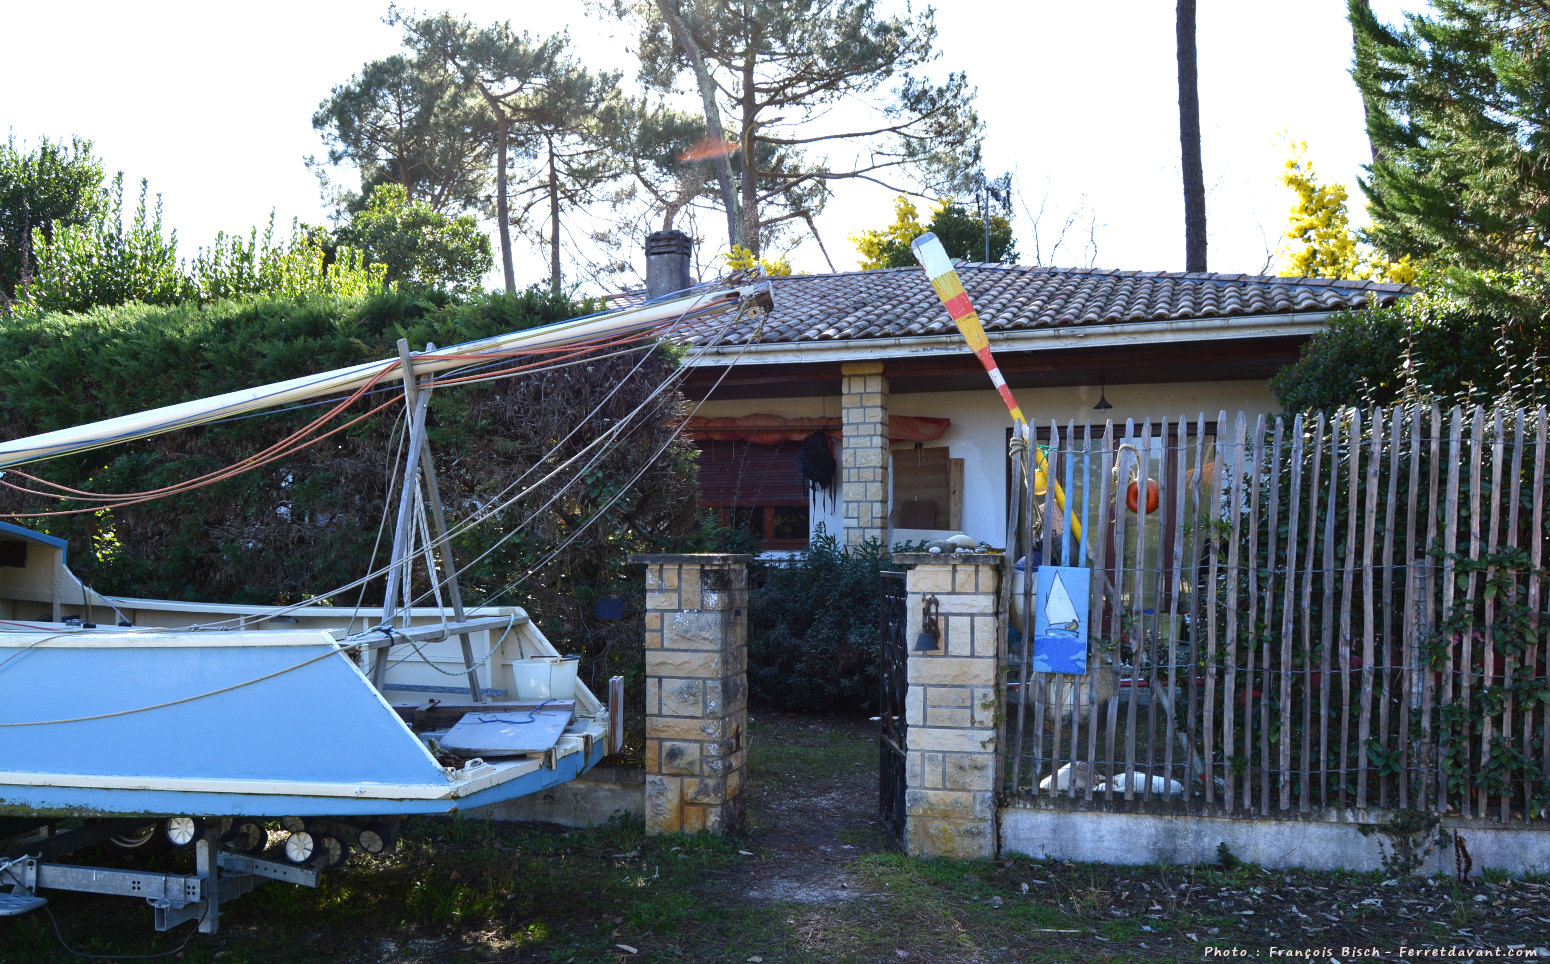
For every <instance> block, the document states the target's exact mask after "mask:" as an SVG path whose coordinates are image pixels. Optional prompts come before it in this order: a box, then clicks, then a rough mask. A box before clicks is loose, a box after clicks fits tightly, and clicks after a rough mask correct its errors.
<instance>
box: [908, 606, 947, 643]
mask: <svg viewBox="0 0 1550 964" xmlns="http://www.w3.org/2000/svg"><path fill="white" fill-rule="evenodd" d="M938 609H939V605H938V603H937V599H936V597H935V596H927V597H926V599H925V602H923V603H921V605H920V636H919V637H917V638H916V640H915V652H917V653H935V652H937V651H938V650H940V649H941V648H942V630H941V628H940V627H939V626H937V622H936V621H937V610H938Z"/></svg>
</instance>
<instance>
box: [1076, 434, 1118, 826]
mask: <svg viewBox="0 0 1550 964" xmlns="http://www.w3.org/2000/svg"><path fill="white" fill-rule="evenodd" d="M1099 460H1100V462H1099V468H1098V478H1097V485H1098V524H1097V526H1096V527H1095V528H1091V529H1089V528H1087V527H1085V526H1084V527H1083V531H1084V532H1087V533H1088V536H1087V538H1088V540H1089V542H1088V548H1089V549H1090V550H1091V552H1092V559H1093V573H1094V579H1093V580H1092V596H1091V597H1090V598H1091V607H1090V610H1089V612H1090V614H1091V618H1095V619H1099V620H1101V619H1103V615H1104V613H1105V612H1108V613H1109V618H1108V622H1107V627H1106V632H1107V638H1108V639H1114V638H1116V632H1115V624H1116V620H1115V617H1114V612H1115V611H1117V610H1118V608H1119V596H1118V593H1114V592H1104V591H1103V588H1102V587H1103V586H1104V585H1105V584H1106V583H1107V581H1108V580H1107V573H1108V562H1109V554H1110V545H1111V540H1110V537H1109V523H1110V515H1111V508H1112V506H1113V505H1114V422H1113V420H1111V419H1106V420H1105V421H1104V425H1103V440H1102V442H1101V443H1100V446H1099ZM1088 501H1089V502H1090V501H1091V500H1088ZM1093 645H1094V649H1093V652H1094V654H1095V658H1094V663H1095V664H1096V665H1098V666H1099V668H1100V672H1101V671H1102V664H1101V660H1102V659H1103V657H1102V656H1099V655H1097V654H1098V650H1097V640H1096V639H1094V640H1093ZM1108 669H1109V671H1110V672H1111V673H1117V669H1116V668H1115V667H1114V666H1113V665H1112V661H1111V663H1110V665H1109V667H1108ZM1090 685H1091V686H1092V687H1093V690H1094V702H1093V705H1092V711H1091V713H1090V714H1089V722H1088V725H1087V761H1088V762H1089V763H1090V764H1092V766H1093V771H1094V772H1097V769H1098V731H1099V728H1100V727H1101V726H1103V725H1104V724H1105V723H1107V721H1108V720H1109V719H1110V714H1109V713H1108V712H1107V711H1108V709H1109V708H1110V707H1112V706H1114V705H1115V704H1114V698H1112V697H1111V698H1110V699H1109V700H1107V701H1106V702H1105V705H1104V706H1102V707H1099V705H1098V703H1097V702H1096V693H1097V686H1098V683H1097V680H1096V679H1094V680H1092V681H1091V683H1090ZM1100 711H1101V712H1100ZM1108 747H1109V748H1108V757H1107V759H1109V760H1112V759H1113V758H1114V731H1113V729H1112V726H1111V727H1110V729H1109V744H1108ZM1093 782H1094V781H1091V780H1089V781H1088V783H1087V786H1086V787H1084V788H1082V790H1081V795H1082V799H1084V800H1092V798H1093V788H1092V784H1093ZM1076 793H1077V789H1076V788H1075V787H1073V788H1072V796H1075V795H1076Z"/></svg>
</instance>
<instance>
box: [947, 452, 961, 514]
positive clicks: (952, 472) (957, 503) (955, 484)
mask: <svg viewBox="0 0 1550 964" xmlns="http://www.w3.org/2000/svg"><path fill="white" fill-rule="evenodd" d="M947 527H948V528H949V529H962V528H963V459H948V460H947Z"/></svg>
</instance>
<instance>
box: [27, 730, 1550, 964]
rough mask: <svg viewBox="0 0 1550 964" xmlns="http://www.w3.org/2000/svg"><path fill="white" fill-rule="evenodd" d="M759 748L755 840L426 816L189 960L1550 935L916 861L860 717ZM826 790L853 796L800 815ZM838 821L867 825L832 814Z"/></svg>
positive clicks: (1481, 911)
mask: <svg viewBox="0 0 1550 964" xmlns="http://www.w3.org/2000/svg"><path fill="white" fill-rule="evenodd" d="M751 734H752V737H753V742H752V744H751V749H752V757H751V762H750V767H751V773H750V782H749V809H750V818H751V819H750V829H748V830H747V831H746V832H745V834H744V835H743V836H742V837H740V838H716V837H704V836H700V837H691V836H669V837H658V838H647V837H646V836H645V835H644V832H643V830H642V828H641V826H640V825H639V823H637V822H633V821H629V820H616V821H614V822H612V823H609V824H607V825H606V826H603V827H600V828H596V829H592V830H563V829H559V828H554V827H542V826H536V825H527V824H495V823H488V822H484V821H479V820H466V819H452V820H419V821H412V822H410V823H408V824H407V826H406V829H405V833H404V835H403V838H402V840H401V842H400V845H399V847H398V849H397V850H395V851H394V852H393V853H391V854H387V855H384V856H382V857H378V858H369V859H368V858H360V859H358V860H356V861H354V862H352V863H351V864H349V865H348V866H346V867H345V868H343V869H342V870H340V871H337V872H333V873H330V874H329V875H326V876H325V878H324V882H323V884H322V886H320V887H319V888H318V889H316V890H307V889H303V888H298V887H293V886H290V885H285V884H272V885H269V886H267V887H264V888H261V889H260V890H258V891H257V892H255V893H254V894H252V895H250V896H247V897H244V898H242V899H241V900H238V901H236V902H235V903H232V904H231V905H229V907H228V908H227V912H226V914H225V915H224V916H223V918H222V922H221V930H220V933H219V934H217V935H215V936H213V937H210V936H204V935H195V936H193V937H192V938H191V939H190V940H189V942H188V945H187V947H186V948H184V949H183V951H182V953H181V955H180V956H179V957H178V958H177V960H179V961H184V962H192V964H198V962H211V964H268V962H301V964H307V962H323V961H346V962H349V961H359V962H367V961H371V962H376V961H383V962H399V964H410V962H414V964H431V962H435V964H460V962H467V964H475V962H477V964H495V962H508V961H518V960H522V961H528V960H534V961H554V962H571V961H574V962H577V964H591V962H599V964H601V962H617V961H623V960H662V961H690V962H695V961H706V962H710V961H717V962H721V961H732V962H745V961H749V960H751V959H753V958H759V959H762V961H764V962H768V964H776V962H784V964H819V962H841V964H844V962H858V964H859V962H877V961H905V962H906V964H920V962H960V961H962V962H980V961H987V962H988V961H1002V960H1006V961H1019V962H1055V961H1072V960H1082V961H1154V960H1163V961H1167V960H1188V961H1198V960H1201V959H1203V957H1204V953H1205V948H1206V947H1207V946H1216V947H1222V948H1227V947H1251V948H1260V947H1265V946H1269V945H1271V944H1275V943H1277V942H1279V943H1280V945H1281V946H1317V945H1319V944H1323V943H1329V942H1331V941H1336V942H1338V941H1341V940H1342V939H1344V942H1345V943H1352V944H1353V946H1355V944H1354V943H1353V942H1356V941H1357V938H1358V937H1362V940H1361V941H1360V943H1362V944H1363V946H1366V945H1369V944H1373V943H1377V944H1380V945H1393V946H1397V938H1396V935H1402V936H1404V937H1407V938H1413V939H1414V940H1417V941H1431V942H1434V943H1437V944H1441V945H1447V944H1450V943H1456V942H1457V941H1458V938H1457V936H1456V935H1457V930H1458V928H1461V927H1464V928H1469V929H1470V930H1471V931H1472V932H1473V933H1476V934H1477V935H1481V936H1482V939H1487V938H1489V939H1490V940H1493V941H1496V942H1498V943H1502V944H1509V943H1515V942H1517V943H1521V942H1523V941H1524V940H1531V941H1536V942H1542V937H1539V936H1537V935H1540V934H1542V933H1543V931H1542V927H1543V925H1540V924H1537V923H1533V920H1534V915H1535V914H1538V915H1540V916H1550V915H1545V914H1544V913H1543V911H1542V910H1535V909H1534V908H1537V907H1541V906H1543V905H1544V903H1545V894H1544V893H1543V891H1542V890H1536V889H1535V888H1544V887H1545V885H1544V884H1542V883H1532V882H1530V883H1525V882H1518V881H1502V880H1494V879H1493V880H1488V881H1480V880H1471V881H1463V882H1456V881H1437V882H1431V883H1424V884H1423V883H1415V884H1414V885H1411V884H1409V883H1406V884H1404V885H1401V886H1400V887H1397V888H1396V887H1387V886H1386V885H1385V883H1384V882H1383V881H1382V880H1381V879H1380V877H1379V876H1375V875H1355V874H1344V875H1341V874H1323V875H1320V874H1306V873H1301V874H1284V873H1279V872H1270V871H1266V870H1264V869H1262V868H1259V867H1256V866H1254V865H1252V864H1247V863H1242V862H1235V861H1231V860H1229V861H1227V862H1226V863H1225V864H1220V865H1211V866H1201V867H1195V868H1187V867H1109V866H1101V865H1093V864H1075V863H1066V862H1053V861H1034V860H1029V859H1026V858H1022V857H1015V858H1010V859H1004V860H997V861H977V862H966V861H951V860H939V861H931V862H926V861H919V860H914V859H911V858H908V857H905V856H903V855H902V854H900V853H898V852H897V851H896V850H893V849H891V848H889V847H888V846H887V844H886V841H885V840H884V838H883V835H882V834H881V832H880V831H879V830H877V828H876V827H875V826H874V825H872V824H870V823H869V822H868V817H869V815H870V810H871V808H872V807H873V806H874V805H875V783H874V782H872V781H874V780H875V767H876V765H877V760H876V752H877V751H876V744H875V742H874V741H872V740H871V739H870V738H869V731H868V730H867V728H866V727H865V726H864V725H859V726H858V725H839V726H836V725H831V724H824V723H819V722H815V721H808V720H798V719H791V718H776V717H771V718H769V719H765V718H764V717H762V716H761V717H759V719H758V720H757V722H756V723H755V724H754V725H753V726H752V727H751ZM814 787H819V788H824V789H826V790H829V791H834V794H837V795H834V794H831V795H830V796H824V797H823V798H822V800H821V801H820V802H819V803H811V802H809V803H804V799H805V798H806V795H807V794H809V793H810V792H812V788H814ZM841 791H843V792H841ZM835 800H839V801H842V802H841V803H838V804H837V803H834V802H833V801H835ZM835 806H841V807H845V808H850V809H852V810H855V811H856V812H855V813H851V814H848V815H847V814H838V815H836V814H832V813H824V812H823V810H824V808H826V807H835ZM812 814H817V816H816V817H815V818H813V821H812V822H811V825H807V824H804V823H803V821H804V820H807V819H808V816H807V815H812ZM838 818H844V819H838ZM159 859H160V860H162V861H168V862H166V863H165V864H164V865H162V866H163V867H164V869H168V870H171V869H182V867H183V865H181V864H177V863H173V862H170V858H159ZM777 885H780V886H777ZM781 887H784V889H781ZM1401 891H1403V892H1404V893H1405V894H1408V895H1409V897H1410V899H1412V900H1413V902H1414V903H1415V904H1417V905H1418V906H1422V907H1424V909H1425V911H1426V914H1425V916H1424V917H1417V918H1416V919H1415V922H1414V923H1413V924H1406V923H1404V922H1403V920H1402V915H1399V916H1395V915H1394V913H1393V910H1394V905H1393V904H1392V903H1386V904H1385V905H1384V906H1383V908H1382V909H1381V910H1380V909H1376V908H1373V907H1363V906H1361V904H1360V899H1361V897H1363V896H1370V895H1372V894H1380V895H1382V896H1384V898H1385V900H1390V898H1391V897H1394V898H1397V897H1400V896H1402V895H1401V893H1400V892H1401ZM1481 894H1486V895H1488V898H1489V899H1488V900H1487V901H1480V900H1477V899H1476V898H1477V897H1479V896H1480V895H1481ZM1320 895H1324V896H1320ZM50 899H51V903H50V909H51V910H52V911H53V912H54V914H55V915H56V917H57V919H58V921H59V926H60V928H61V930H62V931H63V933H64V935H65V938H66V939H67V940H68V941H69V942H70V943H71V944H72V945H73V946H75V947H76V948H77V949H79V950H82V951H86V952H89V953H96V954H106V955H110V956H117V957H118V958H120V959H123V958H127V957H129V956H130V955H136V954H156V953H162V952H167V951H171V950H174V949H176V948H177V947H178V946H179V944H180V943H181V942H182V941H183V940H184V937H185V936H187V932H186V926H187V925H185V927H184V928H180V929H179V930H178V931H176V932H174V933H171V934H157V933H155V932H154V931H153V930H152V928H151V913H150V911H149V909H147V908H146V907H145V906H144V904H142V903H139V902H136V901H131V900H126V899H123V898H106V897H95V896H90V895H78V894H67V893H60V892H52V893H51V894H50ZM1514 901H1516V902H1518V903H1516V904H1514V903H1513V902H1514ZM1499 904H1500V906H1498V905H1499ZM1292 905H1296V906H1298V907H1300V908H1301V913H1304V914H1306V915H1307V917H1308V918H1309V919H1310V921H1312V922H1313V923H1315V924H1317V925H1318V926H1320V927H1322V928H1323V930H1321V931H1319V932H1318V933H1317V936H1310V934H1311V932H1310V934H1305V933H1301V932H1298V933H1291V932H1288V931H1286V930H1285V928H1286V927H1288V926H1300V925H1299V923H1298V921H1297V920H1293V919H1290V918H1289V917H1287V916H1286V910H1285V909H1286V908H1287V907H1289V906H1292ZM1245 911H1252V912H1253V913H1252V914H1246V913H1245ZM1321 914H1325V915H1328V919H1325V917H1323V916H1321ZM1369 934H1370V935H1372V936H1370V937H1365V936H1364V935H1369ZM1514 936H1518V937H1519V940H1517V941H1514V939H1513V938H1514ZM621 945H622V946H624V947H629V948H633V949H634V950H635V952H636V953H631V952H629V951H627V950H623V949H621ZM901 952H902V953H903V954H904V955H906V956H903V957H901V956H900V953H901ZM0 960H3V961H4V962H5V964H35V962H38V964H41V962H54V961H65V960H73V958H72V957H70V956H69V955H68V954H67V953H66V952H64V951H63V950H61V949H60V947H59V944H58V942H57V940H56V939H55V936H54V934H53V931H52V928H51V926H50V923H49V920H48V918H47V917H45V916H43V915H42V914H37V913H35V914H30V915H27V916H25V917H19V918H5V919H0Z"/></svg>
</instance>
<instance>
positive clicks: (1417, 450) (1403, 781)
mask: <svg viewBox="0 0 1550 964" xmlns="http://www.w3.org/2000/svg"><path fill="white" fill-rule="evenodd" d="M1408 421H1409V429H1408V430H1409V433H1410V487H1409V492H1408V494H1407V496H1406V498H1405V542H1404V547H1403V552H1404V559H1405V611H1404V619H1403V622H1402V625H1401V628H1400V674H1401V678H1402V680H1403V682H1404V688H1405V693H1406V697H1407V698H1406V700H1405V703H1404V705H1402V706H1400V707H1399V714H1398V715H1399V746H1400V753H1401V757H1400V774H1399V794H1398V796H1399V809H1401V810H1408V809H1410V783H1411V780H1412V778H1413V774H1414V773H1415V767H1416V766H1417V765H1418V764H1419V763H1420V755H1419V754H1417V753H1415V752H1414V749H1413V748H1412V747H1411V745H1410V714H1411V712H1412V711H1419V710H1420V708H1421V685H1422V684H1421V675H1422V674H1421V666H1420V660H1419V657H1420V640H1421V635H1422V633H1423V632H1424V629H1423V628H1422V626H1421V625H1420V623H1421V621H1422V620H1421V619H1418V618H1417V617H1418V616H1419V615H1420V613H1419V611H1418V610H1419V607H1420V606H1421V605H1422V602H1421V596H1422V595H1423V593H1422V592H1421V590H1422V587H1423V585H1424V584H1423V583H1422V581H1421V578H1420V575H1421V566H1422V565H1423V563H1422V561H1421V557H1420V556H1419V555H1418V554H1417V548H1416V538H1415V537H1416V530H1415V527H1416V505H1417V503H1418V501H1419V499H1420V496H1421V432H1422V421H1421V406H1419V405H1411V406H1410V408H1409V412H1408ZM1398 423H1399V420H1398V419H1396V420H1395V424H1396V425H1397V424H1398ZM1394 474H1395V475H1396V476H1397V475H1398V474H1399V473H1398V471H1396V472H1395V473H1394ZM1422 548H1423V549H1424V546H1423V547H1422Z"/></svg>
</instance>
